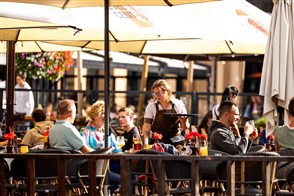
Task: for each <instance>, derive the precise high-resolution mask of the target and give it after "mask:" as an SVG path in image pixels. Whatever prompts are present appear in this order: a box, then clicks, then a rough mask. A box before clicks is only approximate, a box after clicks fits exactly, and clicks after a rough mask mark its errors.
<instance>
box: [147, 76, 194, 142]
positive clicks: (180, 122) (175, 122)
mask: <svg viewBox="0 0 294 196" xmlns="http://www.w3.org/2000/svg"><path fill="white" fill-rule="evenodd" d="M151 92H152V96H153V99H151V100H150V101H149V102H148V105H147V107H146V109H145V115H144V124H143V128H142V133H143V135H144V144H145V145H146V144H147V143H148V138H149V134H148V132H149V131H151V133H157V134H159V138H160V139H159V141H160V142H163V143H166V144H173V142H172V141H171V138H172V137H174V136H176V135H180V134H181V131H182V130H188V127H189V123H188V121H187V118H185V117H178V116H176V115H170V114H166V113H175V114H187V110H186V107H185V105H184V103H183V102H182V101H181V100H179V99H176V98H175V97H174V96H173V95H172V90H171V87H170V85H169V84H168V83H167V82H166V81H165V80H162V79H159V80H157V81H155V82H154V83H153V85H152V87H151Z"/></svg>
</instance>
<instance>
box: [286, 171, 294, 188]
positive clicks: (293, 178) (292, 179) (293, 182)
mask: <svg viewBox="0 0 294 196" xmlns="http://www.w3.org/2000/svg"><path fill="white" fill-rule="evenodd" d="M286 180H287V183H288V185H289V186H290V187H291V189H292V191H294V167H291V168H289V169H288V171H287V174H286Z"/></svg>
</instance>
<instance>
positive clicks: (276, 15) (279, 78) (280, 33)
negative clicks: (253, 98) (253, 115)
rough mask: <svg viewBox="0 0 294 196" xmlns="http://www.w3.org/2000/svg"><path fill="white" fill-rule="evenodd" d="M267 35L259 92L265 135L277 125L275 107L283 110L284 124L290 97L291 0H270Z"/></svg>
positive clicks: (292, 73) (293, 8) (293, 75)
mask: <svg viewBox="0 0 294 196" xmlns="http://www.w3.org/2000/svg"><path fill="white" fill-rule="evenodd" d="M273 2H274V8H273V12H272V20H271V26H270V34H269V38H268V43H267V48H266V53H265V56H264V62H263V70H262V76H261V84H260V92H259V93H260V95H263V96H264V116H265V117H266V120H267V123H266V128H267V129H266V136H269V135H270V134H272V133H273V131H274V130H275V128H276V127H277V126H278V122H279V119H278V118H279V116H278V112H277V106H281V107H283V108H284V109H285V110H284V111H285V114H284V122H285V124H288V121H289V118H288V112H287V109H288V104H289V101H290V99H291V98H292V97H294V91H293V85H294V83H293V78H294V69H293V64H294V50H293V43H294V31H293V25H294V21H293V16H294V15H293V13H294V3H293V1H292V0H274V1H273Z"/></svg>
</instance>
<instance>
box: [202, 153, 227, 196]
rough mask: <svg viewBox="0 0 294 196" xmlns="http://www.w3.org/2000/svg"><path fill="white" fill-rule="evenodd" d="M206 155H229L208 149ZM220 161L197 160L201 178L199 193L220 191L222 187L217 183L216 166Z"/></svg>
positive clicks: (222, 189)
mask: <svg viewBox="0 0 294 196" xmlns="http://www.w3.org/2000/svg"><path fill="white" fill-rule="evenodd" d="M208 155H211V156H213V155H214V156H231V155H230V154H228V153H225V152H222V151H218V150H213V149H208ZM220 163H221V161H201V162H199V178H200V180H201V187H200V195H203V194H204V193H214V194H215V195H217V193H222V192H223V191H224V188H223V186H222V184H220V183H218V181H217V175H216V168H217V166H218V165H219V164H220Z"/></svg>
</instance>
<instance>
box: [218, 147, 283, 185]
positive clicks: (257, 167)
mask: <svg viewBox="0 0 294 196" xmlns="http://www.w3.org/2000/svg"><path fill="white" fill-rule="evenodd" d="M243 155H244V156H247V155H251V156H279V154H278V153H274V152H250V153H245V154H238V156H243ZM272 166H273V167H272V175H273V172H275V164H272ZM216 170H217V172H216V175H217V177H218V180H219V181H226V179H227V165H226V162H222V163H220V164H219V165H218V166H217V169H216ZM235 180H236V183H238V182H240V181H241V162H239V161H238V162H236V165H235ZM245 182H246V183H256V184H261V183H262V162H260V161H256V162H255V161H247V162H246V161H245Z"/></svg>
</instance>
